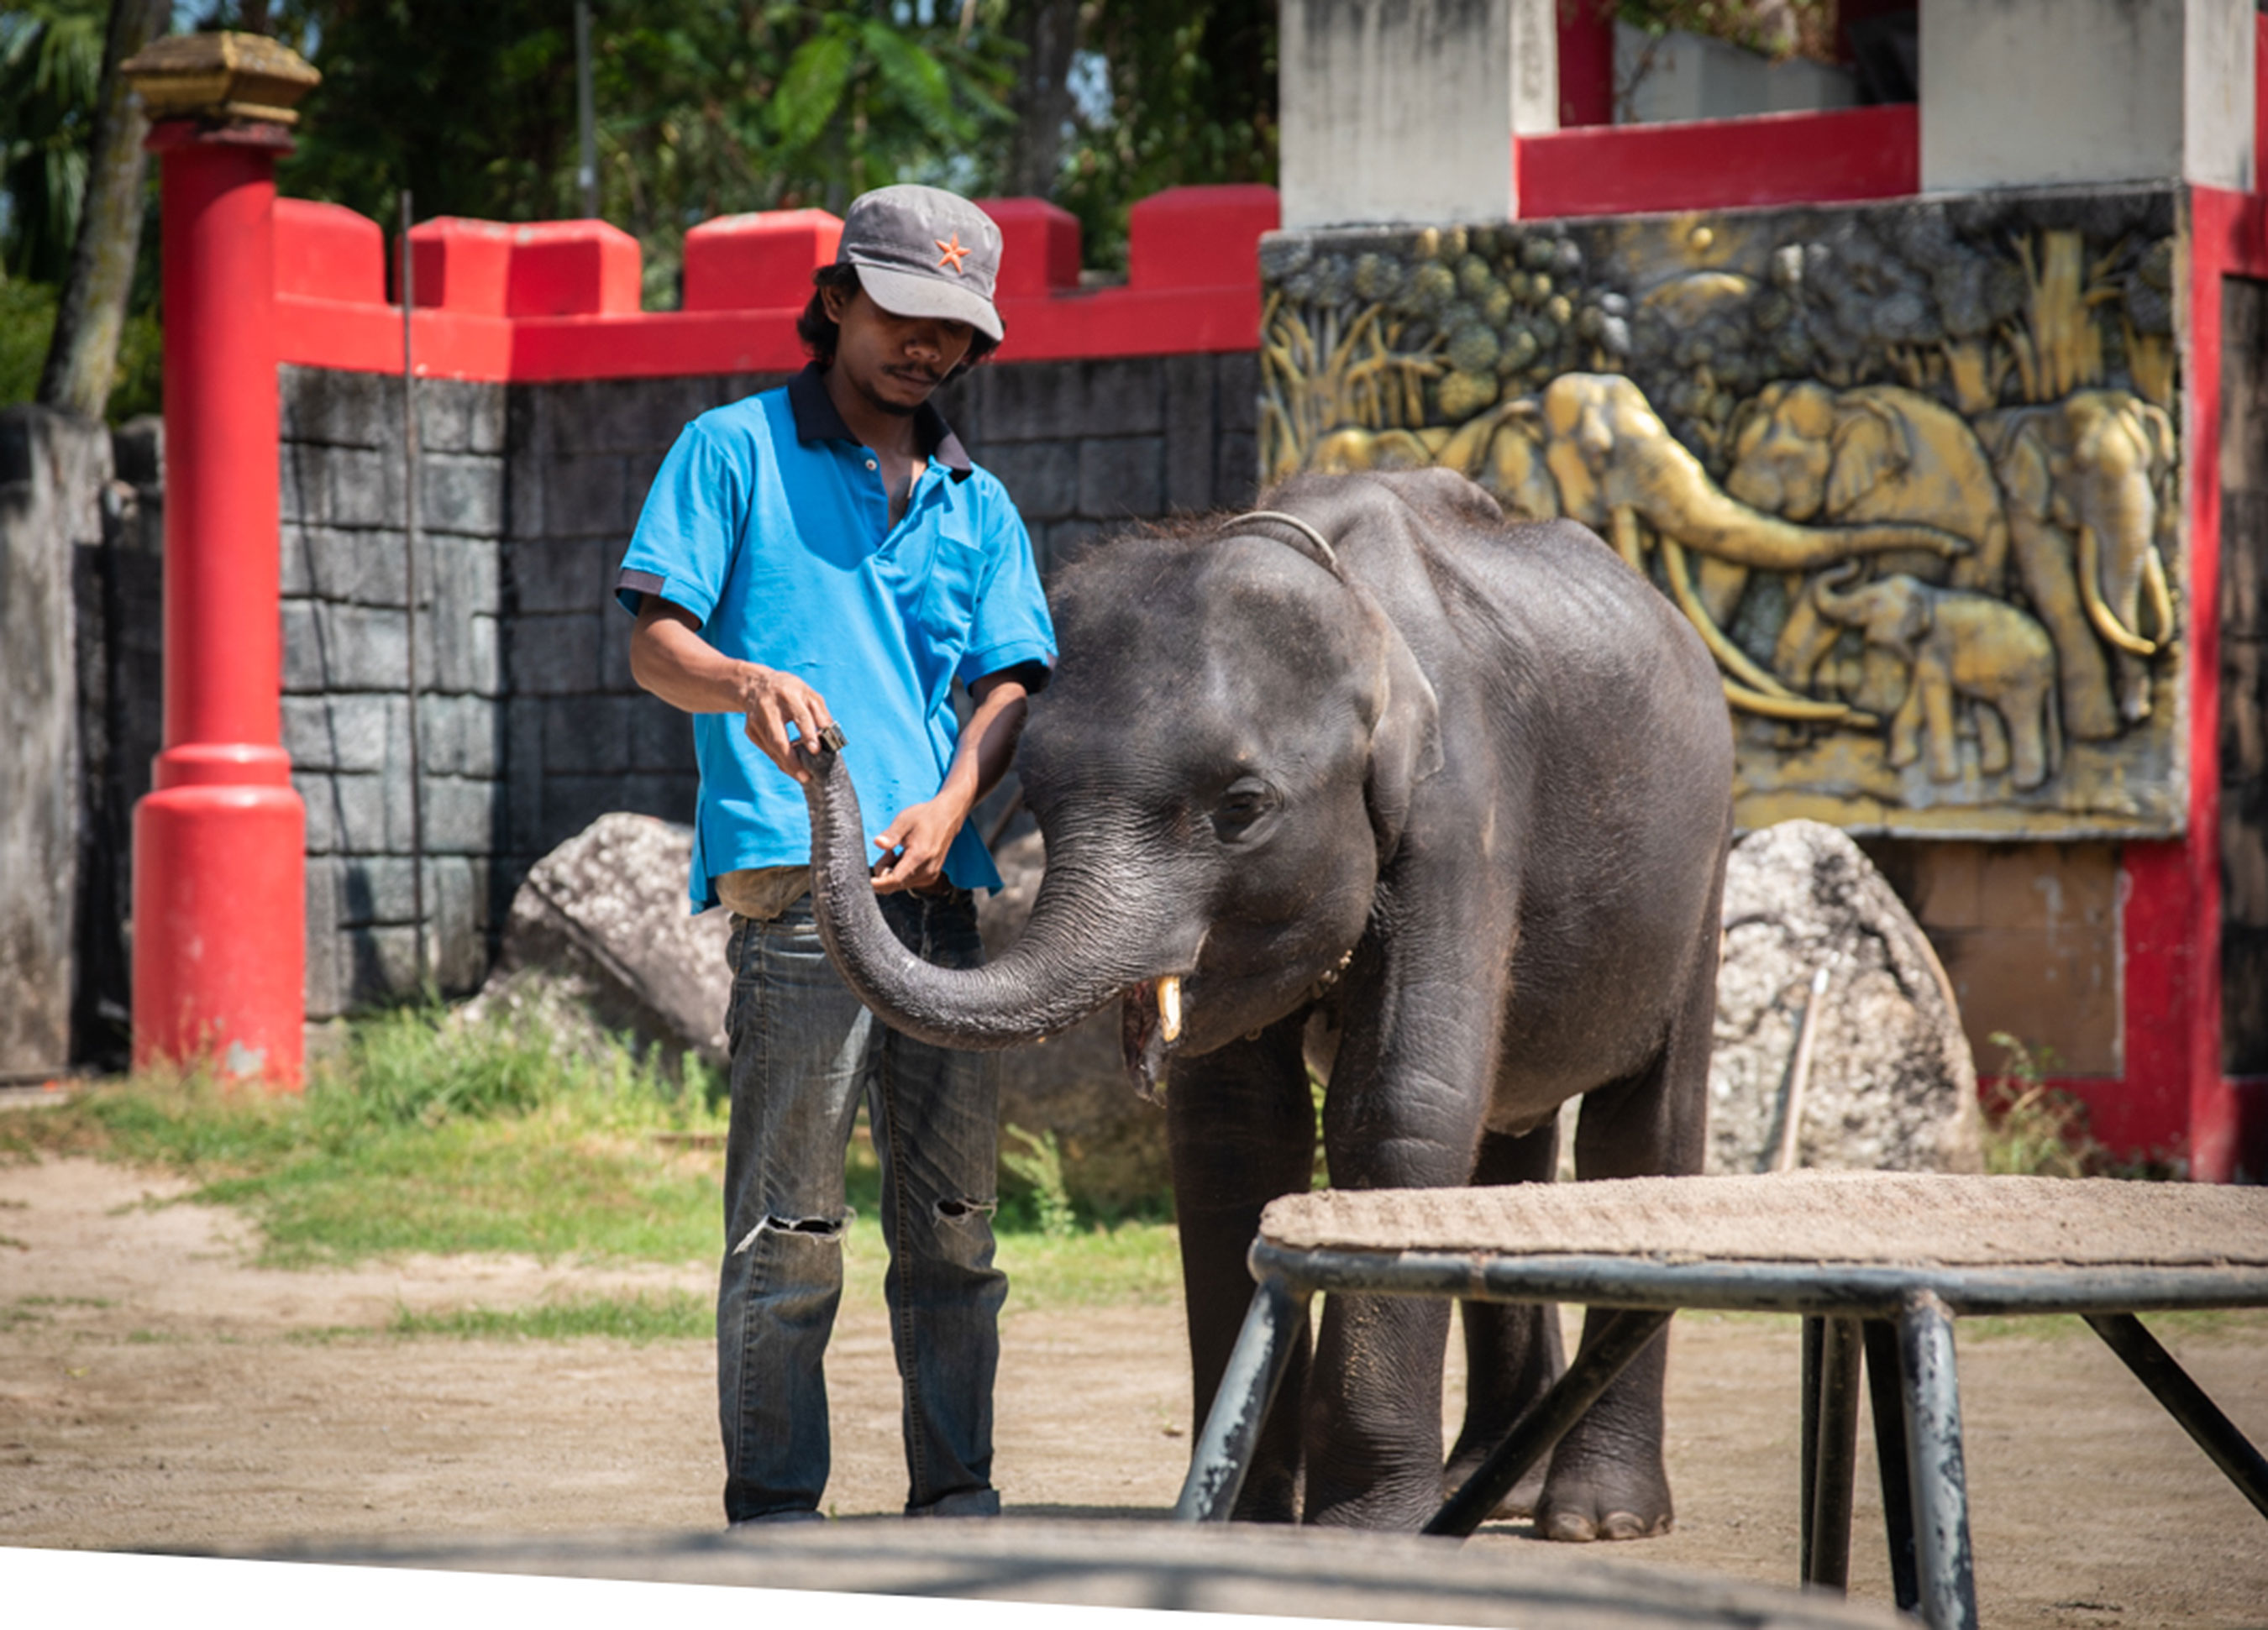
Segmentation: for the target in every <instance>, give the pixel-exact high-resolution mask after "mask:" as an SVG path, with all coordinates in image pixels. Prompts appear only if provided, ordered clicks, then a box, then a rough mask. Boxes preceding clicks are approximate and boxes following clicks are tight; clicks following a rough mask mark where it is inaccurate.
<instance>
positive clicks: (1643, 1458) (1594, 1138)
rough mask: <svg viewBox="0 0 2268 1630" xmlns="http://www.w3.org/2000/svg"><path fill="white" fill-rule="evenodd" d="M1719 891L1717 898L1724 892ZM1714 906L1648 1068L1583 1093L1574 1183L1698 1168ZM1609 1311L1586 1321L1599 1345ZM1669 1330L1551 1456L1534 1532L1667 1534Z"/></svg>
mask: <svg viewBox="0 0 2268 1630" xmlns="http://www.w3.org/2000/svg"><path fill="white" fill-rule="evenodd" d="M1721 892H1722V884H1721V881H1720V883H1719V890H1718V894H1719V896H1721ZM1718 921H1719V909H1718V903H1717V899H1715V898H1712V900H1711V907H1710V915H1709V922H1710V924H1711V932H1710V934H1709V936H1708V937H1707V939H1706V941H1705V943H1704V945H1703V947H1702V948H1701V950H1700V952H1699V954H1698V955H1697V957H1696V958H1695V961H1696V963H1697V966H1696V968H1695V970H1694V972H1693V973H1692V975H1691V977H1690V981H1689V984H1688V988H1687V990H1686V992H1685V998H1684V1000H1683V1002H1681V1003H1680V1004H1679V1007H1678V1011H1677V1015H1676V1017H1675V1019H1674V1020H1673V1021H1672V1023H1671V1027H1670V1032H1669V1035H1668V1038H1667V1039H1666V1040H1665V1041H1664V1043H1663V1046H1662V1049H1661V1053H1660V1054H1659V1055H1658V1056H1657V1057H1656V1058H1655V1060H1654V1061H1653V1064H1652V1065H1650V1066H1649V1067H1647V1068H1645V1069H1643V1070H1640V1071H1639V1072H1638V1074H1636V1075H1634V1076H1631V1077H1629V1078H1628V1079H1626V1080H1624V1081H1619V1082H1616V1083H1611V1084H1609V1085H1607V1086H1603V1087H1600V1088H1597V1089H1595V1090H1593V1091H1591V1092H1588V1093H1587V1094H1585V1095H1584V1098H1583V1110H1582V1113H1581V1115H1580V1118H1579V1119H1578V1120H1577V1122H1576V1130H1575V1176H1576V1178H1577V1180H1578V1181H1580V1182H1590V1181H1594V1180H1595V1179H1597V1178H1634V1177H1652V1176H1657V1175H1659V1176H1668V1177H1690V1176H1693V1175H1695V1174H1697V1172H1699V1171H1700V1170H1701V1166H1702V1160H1703V1156H1704V1154H1705V1149H1706V1144H1705V1128H1706V1122H1707V1116H1708V1111H1709V1050H1710V1046H1711V1044H1712V1040H1713V1039H1714V1035H1715V1029H1716V1020H1717V977H1716V976H1717V937H1716V933H1715V928H1714V925H1715V924H1716V923H1717V922H1718ZM1612 1317H1613V1313H1612V1311H1610V1310H1608V1309H1602V1308H1593V1309H1591V1310H1590V1311H1588V1312H1587V1314H1586V1315H1585V1316H1584V1319H1583V1340H1582V1346H1583V1347H1584V1348H1588V1347H1590V1346H1591V1345H1592V1343H1593V1342H1594V1341H1596V1340H1598V1338H1599V1334H1600V1333H1601V1331H1602V1328H1603V1327H1604V1325H1605V1324H1606V1322H1607V1321H1608V1320H1609V1318H1612ZM1668 1358H1669V1332H1668V1330H1667V1329H1664V1330H1663V1331H1662V1332H1661V1334H1660V1335H1657V1336H1656V1337H1655V1338H1654V1339H1653V1340H1652V1341H1651V1342H1649V1343H1648V1344H1647V1345H1646V1350H1645V1351H1644V1352H1642V1353H1640V1354H1639V1355H1638V1358H1637V1359H1636V1360H1635V1361H1634V1362H1632V1363H1631V1366H1630V1368H1629V1369H1625V1370H1624V1371H1623V1373H1622V1374H1621V1375H1620V1376H1619V1377H1616V1381H1615V1384H1613V1385H1612V1386H1610V1387H1609V1388H1608V1389H1607V1390H1606V1391H1605V1392H1604V1393H1602V1394H1601V1396H1600V1398H1599V1401H1598V1402H1597V1403H1595V1404H1594V1405H1592V1406H1591V1407H1590V1409H1589V1411H1588V1412H1587V1413H1586V1414H1585V1415H1584V1416H1583V1418H1582V1419H1581V1420H1580V1421H1577V1422H1576V1423H1575V1425H1574V1426H1573V1428H1571V1429H1570V1430H1569V1432H1568V1433H1567V1435H1566V1436H1565V1437H1563V1438H1561V1439H1560V1440H1559V1446H1558V1447H1557V1449H1556V1450H1553V1451H1552V1455H1551V1470H1550V1474H1549V1475H1548V1476H1547V1477H1546V1478H1545V1479H1544V1483H1543V1500H1542V1502H1539V1503H1538V1505H1537V1506H1536V1509H1535V1531H1536V1532H1537V1533H1539V1534H1541V1535H1542V1536H1543V1538H1547V1539H1558V1540H1574V1541H1583V1540H1591V1539H1643V1538H1651V1537H1653V1535H1656V1534H1666V1533H1668V1531H1669V1530H1670V1528H1671V1526H1672V1524H1673V1520H1674V1513H1673V1511H1672V1508H1671V1503H1670V1497H1669V1474H1668V1471H1667V1470H1666V1469H1665V1468H1664V1467H1663V1465H1662V1461H1661V1393H1662V1382H1663V1377H1664V1375H1665V1373H1666V1370H1667V1367H1668Z"/></svg>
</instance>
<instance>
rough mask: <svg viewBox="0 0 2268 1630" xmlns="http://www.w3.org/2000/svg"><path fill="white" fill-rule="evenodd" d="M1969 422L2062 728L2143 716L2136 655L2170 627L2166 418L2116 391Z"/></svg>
mask: <svg viewBox="0 0 2268 1630" xmlns="http://www.w3.org/2000/svg"><path fill="white" fill-rule="evenodd" d="M1977 428H1978V430H1979V431H1980V432H1981V433H1982V435H1983V437H1984V439H1985V446H1986V448H1987V449H1988V450H1989V451H1990V452H1991V453H1992V460H1993V469H1994V472H1995V474H1997V475H1998V476H1999V483H2000V489H2001V491H2002V492H2003V493H2004V494H2006V495H2007V513H2008V536H2009V542H2010V545H2011V547H2012V549H2013V552H2014V555H2015V558H2016V564H2017V569H2018V571H2019V573H2020V574H2021V577H2022V580H2023V584H2024V592H2025V593H2026V594H2027V595H2028V596H2029V598H2030V599H2031V602H2032V604H2033V606H2035V607H2036V609H2037V610H2038V612H2039V614H2040V619H2041V620H2042V621H2043V622H2045V623H2046V624H2047V626H2048V629H2049V631H2050V632H2051V634H2052V635H2054V636H2055V645H2056V656H2057V658H2058V664H2059V671H2060V680H2059V683H2060V689H2061V693H2062V698H2063V716H2064V723H2065V727H2066V729H2068V730H2069V731H2071V733H2072V734H2073V736H2076V737H2078V738H2080V739H2081V740H2085V741H2107V740H2109V739H2110V738H2112V737H2114V736H2116V735H2117V734H2118V732H2119V730H2120V728H2121V726H2122V722H2123V723H2135V722H2137V721H2139V720H2141V719H2145V718H2147V717H2148V716H2149V714H2150V670H2149V662H2148V659H2149V658H2150V657H2152V656H2154V655H2155V654H2156V652H2157V650H2158V648H2159V647H2160V646H2161V645H2162V644H2164V643H2165V642H2167V641H2168V640H2169V639H2170V638H2172V637H2173V633H2174V610H2173V600H2172V596H2171V593H2170V592H2169V590H2168V588H2167V584H2166V567H2165V559H2164V556H2163V554H2161V550H2160V543H2161V539H2164V538H2166V537H2168V536H2169V535H2170V533H2171V532H2172V529H2173V527H2174V525H2175V522H2176V506H2175V503H2174V501H2173V475H2174V468H2175V451H2174V430H2173V422H2172V421H2171V420H2170V419H2169V418H2168V417H2167V416H2166V415H2165V414H2164V413H2163V412H2162V411H2161V410H2160V409H2159V408H2154V407H2153V406H2151V405H2150V404H2149V403H2148V402H2146V401H2144V400H2141V399H2140V398H2139V397H2137V396H2134V395H2132V394H2130V393H2127V392H2124V391H2080V392H2079V393H2076V394H2074V395H2072V396H2070V397H2067V398H2066V399H2065V400H2062V401H2060V402H2053V403H2050V404H2047V405H2045V406H2043V407H2037V408H2009V409H2007V410H2004V411H2002V412H1999V413H1996V414H1990V415H1986V416H1985V418H1984V419H1982V420H1980V421H1978V424H1977ZM2146 599H2147V603H2148V606H2149V610H2150V632H2149V634H2148V635H2145V634H2144V632H2143V622H2142V618H2141V615H2140V613H2141V609H2142V606H2143V604H2144V602H2145V600H2146ZM2105 646H2108V647H2109V648H2110V653H2111V655H2110V662H2109V664H2106V663H2105V660H2104V656H2103V648H2104V647H2105ZM2114 677H2115V681H2116V682H2115V687H2114V683H2113V680H2114Z"/></svg>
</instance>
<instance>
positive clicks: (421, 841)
mask: <svg viewBox="0 0 2268 1630" xmlns="http://www.w3.org/2000/svg"><path fill="white" fill-rule="evenodd" d="M409 219H410V217H409V188H408V187H403V188H402V189H401V490H402V500H401V512H402V524H401V578H402V602H403V604H404V605H405V606H408V608H409V639H408V641H407V645H408V648H409V657H408V658H407V660H406V661H405V662H404V664H403V666H404V667H405V668H407V669H408V671H409V911H410V915H411V917H412V918H413V919H414V921H413V922H412V924H411V928H410V933H411V935H412V936H414V937H415V939H416V947H417V988H418V990H419V991H420V992H421V993H422V992H423V991H424V990H426V989H427V988H429V987H430V986H431V984H432V982H433V980H432V966H431V960H430V958H428V957H427V955H426V951H425V799H424V797H423V788H424V777H423V775H422V774H421V773H420V771H419V767H418V761H417V760H418V753H417V349H416V343H415V341H414V340H413V339H412V337H411V335H412V329H413V324H412V322H411V314H412V312H415V310H416V305H417V275H416V257H415V256H414V255H412V254H411V253H409Z"/></svg>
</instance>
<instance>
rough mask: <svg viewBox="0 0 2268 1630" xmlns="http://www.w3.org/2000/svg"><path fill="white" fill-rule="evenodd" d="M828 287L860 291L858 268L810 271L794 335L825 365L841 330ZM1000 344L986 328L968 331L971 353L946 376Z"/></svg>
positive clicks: (844, 291) (841, 265)
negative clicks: (829, 304)
mask: <svg viewBox="0 0 2268 1630" xmlns="http://www.w3.org/2000/svg"><path fill="white" fill-rule="evenodd" d="M829 289H834V290H839V291H841V293H842V294H843V297H844V298H846V299H847V298H849V297H851V296H852V295H854V294H856V293H858V268H857V267H855V266H851V265H849V264H846V263H845V262H843V261H836V263H835V264H834V265H832V266H822V267H820V268H817V269H816V270H814V272H813V273H812V274H811V301H810V304H809V305H806V306H805V307H804V308H803V315H802V316H800V317H799V318H797V319H795V337H796V338H797V339H799V340H800V341H803V349H805V350H806V351H807V352H809V353H810V356H811V359H812V361H814V362H815V363H818V364H819V365H820V366H821V367H822V368H825V367H828V366H829V365H830V364H831V363H833V362H834V361H835V341H836V338H837V336H838V335H839V334H840V333H841V329H840V328H839V327H837V326H836V321H835V319H833V318H832V317H829V316H828V314H827V290H829ZM999 346H1000V341H998V340H996V339H994V338H993V337H992V336H991V335H990V334H986V333H985V332H984V331H983V329H981V328H971V329H970V330H969V331H968V355H967V356H963V357H962V358H961V365H960V366H959V367H957V368H955V369H954V371H953V373H952V374H947V375H946V378H953V377H954V374H959V373H961V372H963V371H966V370H968V369H970V368H974V367H975V366H976V364H977V363H981V362H983V360H984V359H985V358H986V357H988V356H991V355H992V353H993V352H994V351H996V350H998V349H999Z"/></svg>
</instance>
